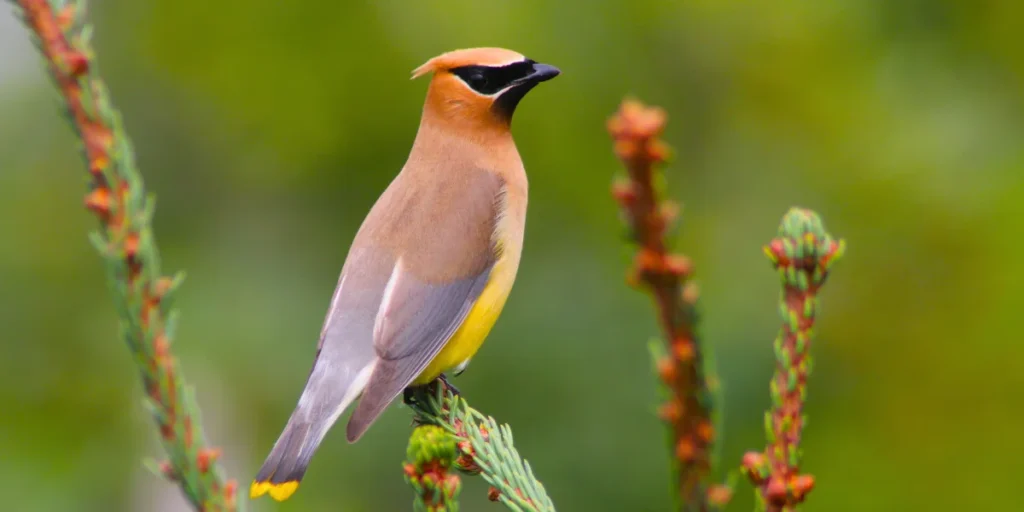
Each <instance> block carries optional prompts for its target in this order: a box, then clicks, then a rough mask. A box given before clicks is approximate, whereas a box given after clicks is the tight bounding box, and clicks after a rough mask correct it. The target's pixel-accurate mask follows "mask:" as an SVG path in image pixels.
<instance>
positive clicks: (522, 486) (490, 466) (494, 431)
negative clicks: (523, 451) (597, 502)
mask: <svg viewBox="0 0 1024 512" xmlns="http://www.w3.org/2000/svg"><path fill="white" fill-rule="evenodd" d="M406 402H407V403H408V404H409V405H410V407H411V408H412V409H413V412H414V414H415V418H414V421H415V423H416V424H417V426H416V428H415V430H413V434H412V437H411V438H410V441H409V451H408V456H409V459H410V460H409V462H407V463H406V465H405V473H406V479H407V480H408V481H409V482H410V484H411V485H412V486H413V488H414V489H415V490H416V500H415V501H414V506H415V508H416V510H426V511H430V512H455V511H457V510H458V504H457V502H456V501H455V498H457V497H458V492H459V489H460V483H459V477H458V475H456V474H454V473H451V472H450V471H449V469H450V468H455V469H458V470H459V471H461V472H463V473H466V474H471V475H476V474H479V475H481V476H482V477H483V478H484V480H486V481H487V483H489V484H491V489H490V491H489V492H488V498H490V500H491V501H500V502H501V503H503V504H504V505H505V506H506V507H507V508H508V509H509V510H512V511H515V512H554V511H555V505H554V503H553V502H552V501H551V498H549V497H548V495H547V491H545V489H544V486H543V485H542V484H541V483H540V481H538V480H537V479H536V477H534V475H533V470H532V469H531V468H530V464H529V463H528V462H526V461H525V460H523V459H522V457H520V455H519V452H517V451H516V449H515V446H513V440H512V429H511V428H510V427H509V426H508V425H499V424H498V422H497V421H495V420H494V418H491V417H489V416H485V415H484V414H483V413H481V412H479V411H477V410H476V409H473V408H472V407H470V406H469V404H468V403H467V402H466V400H465V399H464V398H462V397H460V396H457V395H455V394H453V393H452V391H451V390H450V389H448V387H447V386H444V385H443V384H440V383H435V384H432V385H430V386H423V387H419V388H413V389H411V390H410V396H409V397H408V399H407V400H406Z"/></svg>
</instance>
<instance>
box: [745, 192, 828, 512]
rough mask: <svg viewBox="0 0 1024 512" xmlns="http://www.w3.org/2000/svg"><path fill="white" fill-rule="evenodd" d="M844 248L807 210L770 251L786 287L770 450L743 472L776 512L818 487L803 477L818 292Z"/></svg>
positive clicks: (768, 427) (768, 422)
mask: <svg viewBox="0 0 1024 512" xmlns="http://www.w3.org/2000/svg"><path fill="white" fill-rule="evenodd" d="M844 248H845V242H844V241H843V240H836V239H834V238H832V235H830V234H829V233H828V231H826V230H825V226H824V225H823V224H822V222H821V219H820V218H819V217H818V214H817V213H815V212H813V211H811V210H805V209H802V208H791V209H790V210H789V211H788V212H787V213H786V215H785V216H784V217H783V218H782V223H781V224H780V225H779V232H778V236H777V237H776V238H775V239H773V240H772V241H771V243H769V244H768V245H767V246H765V247H764V252H765V254H766V255H767V256H768V259H769V260H770V261H771V263H772V265H773V266H774V267H775V269H776V270H777V271H778V273H779V279H780V281H781V283H782V292H781V294H780V298H779V314H780V315H781V316H782V328H781V329H780V330H779V334H778V336H777V337H776V338H775V359H776V364H775V375H774V377H773V378H772V380H771V395H772V408H771V410H770V411H768V412H767V413H766V414H765V432H766V435H767V437H768V446H767V447H766V449H765V451H764V452H763V453H760V452H748V453H747V454H746V455H744V456H743V471H744V472H745V473H746V474H747V476H748V477H749V478H750V481H751V482H752V483H753V484H754V485H755V486H756V487H757V489H758V501H759V504H760V506H761V508H763V509H767V510H768V511H770V512H789V511H793V510H795V509H796V506H797V505H798V504H800V503H801V502H803V501H804V498H806V496H807V493H809V492H810V491H811V489H812V488H813V487H814V477H812V476H811V475H806V474H800V456H801V453H800V434H801V432H802V430H803V426H804V422H805V421H806V419H805V417H804V416H803V408H804V401H805V400H806V398H807V377H808V375H809V374H810V372H811V355H810V348H811V338H812V335H813V328H814V319H815V315H816V314H817V312H818V300H817V294H818V290H819V289H820V288H821V286H822V285H824V284H825V280H826V279H827V278H828V273H829V269H830V268H831V266H832V264H833V263H835V262H836V260H838V259H839V258H840V256H842V254H843V250H844Z"/></svg>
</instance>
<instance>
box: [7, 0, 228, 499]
mask: <svg viewBox="0 0 1024 512" xmlns="http://www.w3.org/2000/svg"><path fill="white" fill-rule="evenodd" d="M15 5H16V6H18V7H19V8H20V11H21V14H22V16H23V18H24V20H25V24H26V25H27V26H28V28H29V29H30V30H31V32H32V33H33V34H34V35H35V37H36V38H37V41H38V46H39V49H40V51H41V52H42V54H43V56H44V57H45V59H46V61H47V63H48V64H49V69H50V74H51V76H52V78H53V80H54V81H55V82H56V85H57V88H58V90H59V91H60V93H61V95H62V97H63V99H64V102H65V105H66V107H67V114H68V118H69V120H70V122H71V125H72V127H73V128H74V129H75V131H76V132H77V134H78V136H79V137H80V138H81V141H82V146H83V147H82V149H83V154H84V157H85V163H86V166H87V168H88V172H89V176H90V181H89V192H88V194H87V195H86V197H85V207H86V208H87V209H89V210H90V211H92V212H93V213H94V214H96V217H97V218H98V219H99V221H100V229H99V231H98V232H97V233H94V235H93V243H94V245H95V246H96V248H97V250H98V251H99V252H100V254H101V255H102V256H103V257H104V259H105V260H106V263H107V272H108V284H109V287H110V289H111V292H112V293H113V296H114V302H115V305H116V307H117V311H118V314H119V316H120V320H121V322H120V323H121V333H122V336H123V338H124V339H125V341H126V342H127V344H128V346H129V348H130V349H131V351H132V355H133V359H134V361H135V362H136V363H137V365H138V368H139V373H140V376H141V378H142V383H143V387H144V389H145V392H146V395H147V397H148V400H149V405H150V408H151V412H152V414H153V417H154V419H155V420H156V423H157V425H158V427H159V431H160V438H161V441H162V443H163V446H164V448H165V450H166V451H167V454H168V460H167V461H165V462H163V463H160V464H157V465H155V468H154V469H156V470H157V471H158V472H159V473H161V474H163V475H165V476H167V477H168V478H170V479H171V480H174V481H176V482H177V483H178V484H179V485H180V486H181V488H182V490H183V491H184V493H185V496H186V497H187V498H188V500H189V501H190V502H191V503H192V506H193V507H194V508H195V509H196V510H200V511H233V510H236V509H237V508H238V503H237V500H236V491H235V489H236V487H235V484H234V482H231V481H227V482H225V481H224V478H223V476H222V472H221V470H220V467H219V464H218V463H217V459H218V457H219V456H220V451H219V450H218V449H216V448H211V447H209V446H208V445H207V444H206V442H205V440H204V438H203V433H202V429H201V428H200V425H199V408H198V406H197V405H196V403H195V400H194V398H193V396H192V391H191V389H190V388H189V387H188V386H186V384H185V382H184V379H183V378H182V377H181V372H180V371H179V369H178V365H177V363H176V361H175V359H174V357H173V356H172V354H171V352H170V344H171V338H172V335H173V327H174V313H173V311H172V310H171V308H170V303H171V295H172V293H173V291H174V290H175V288H176V287H177V285H178V284H179V283H180V281H181V278H180V276H179V277H177V278H174V279H172V278H168V277H164V276H161V274H160V267H159V254H158V252H157V247H156V243H155V241H154V238H153V234H152V230H151V227H150V221H151V218H152V215H153V202H152V199H150V198H147V196H146V191H145V189H144V187H143V183H142V178H141V176H140V175H139V173H138V170H137V169H136V168H135V163H134V160H133V158H134V157H133V153H132V148H131V144H130V142H129V140H128V136H127V135H126V134H125V133H124V130H123V129H122V126H121V119H120V116H119V115H118V113H117V112H116V111H115V110H114V108H113V106H112V105H111V104H110V99H109V97H108V95H107V92H106V87H105V86H104V85H103V82H102V80H101V78H100V76H99V73H98V71H97V68H96V63H95V60H94V57H93V55H92V49H91V47H90V44H89V40H88V33H89V31H88V28H87V27H86V26H85V23H84V20H83V16H84V12H83V8H82V2H64V1H59V0H49V1H48V0H16V3H15Z"/></svg>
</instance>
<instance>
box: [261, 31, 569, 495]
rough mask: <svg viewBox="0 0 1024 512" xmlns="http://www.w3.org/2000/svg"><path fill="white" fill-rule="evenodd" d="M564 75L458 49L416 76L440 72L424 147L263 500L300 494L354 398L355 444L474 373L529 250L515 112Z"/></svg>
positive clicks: (308, 390)
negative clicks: (377, 425) (405, 402)
mask: <svg viewBox="0 0 1024 512" xmlns="http://www.w3.org/2000/svg"><path fill="white" fill-rule="evenodd" d="M560 73H561V71H560V70H559V69H558V68H556V67H554V66H551V65H548V64H543V63H539V62H536V61H534V60H532V59H529V58H527V57H525V56H523V55H522V54H520V53H517V52H514V51H512V50H508V49H504V48H495V47H486V48H468V49H460V50H454V51H450V52H447V53H444V54H441V55H438V56H437V57H434V58H432V59H430V60H428V61H427V62H426V63H424V64H423V65H421V66H419V67H417V68H416V69H415V70H413V72H412V79H416V78H418V77H422V76H425V75H428V74H429V75H431V79H430V82H429V85H428V87H427V93H426V98H425V101H424V103H423V110H422V113H421V115H420V124H419V127H418V129H417V132H416V137H415V139H414V141H413V144H412V149H411V150H410V151H409V155H408V158H407V160H406V162H405V164H404V165H403V167H402V169H401V170H400V171H399V172H398V174H397V175H395V177H394V178H393V179H392V181H391V182H390V184H389V185H388V186H387V188H386V189H385V190H384V192H383V193H381V195H380V196H379V197H378V199H377V201H376V202H375V203H374V205H373V206H372V207H371V208H370V211H369V213H368V214H367V215H366V217H365V219H364V220H363V222H362V224H361V225H360V227H359V229H358V230H357V232H356V235H355V237H354V238H353V240H352V243H351V246H350V248H349V251H348V254H347V255H346V257H345V262H344V264H343V265H342V270H341V275H340V276H339V278H338V282H337V285H336V287H335V290H334V294H333V296H332V298H331V302H330V306H329V307H328V310H327V315H326V318H325V319H324V323H323V326H322V328H321V332H320V340H319V343H318V344H317V348H316V354H315V356H314V362H313V367H312V369H311V370H310V372H309V375H308V377H307V380H306V384H305V387H304V389H303V391H302V393H301V394H300V396H299V399H298V403H297V404H296V406H295V408H294V410H293V411H292V414H291V416H290V417H289V419H288V422H287V423H286V425H285V427H284V429H283V430H282V432H281V434H280V436H279V437H278V439H277V441H276V442H275V444H274V446H273V448H272V449H271V451H270V454H269V455H268V456H267V458H266V459H265V461H264V463H263V465H262V467H261V468H260V469H259V471H258V472H257V474H256V477H255V478H254V480H253V482H252V485H251V487H250V495H251V497H252V498H257V497H259V496H262V495H264V494H268V493H269V494H270V496H271V497H272V498H273V499H275V500H277V501H284V500H286V499H288V498H289V497H290V496H291V495H292V494H293V493H294V492H295V491H296V490H297V488H298V486H299V482H300V481H301V480H302V478H303V476H304V475H305V473H306V469H307V467H308V466H309V464H310V461H311V459H312V458H313V454H314V453H315V452H316V450H317V448H318V447H319V446H320V443H321V442H322V441H323V439H324V437H325V435H326V434H327V432H328V430H330V429H331V427H332V426H333V425H334V423H335V422H336V421H337V420H338V418H339V417H340V416H341V415H342V414H343V413H344V412H345V411H346V409H348V408H349V406H351V405H352V404H353V402H355V401H356V400H358V402H357V404H356V406H355V408H354V410H353V412H352V415H351V416H350V417H349V420H348V424H347V427H346V437H347V439H348V442H349V443H355V442H356V441H358V440H359V438H360V437H362V435H363V434H364V433H365V432H366V431H367V429H368V428H370V426H371V425H372V424H373V423H374V421H376V419H377V418H378V417H379V416H380V415H381V413H382V412H383V411H384V410H385V409H386V408H387V407H388V405H389V404H390V403H391V402H392V401H394V399H395V398H397V397H398V395H399V394H401V393H403V391H405V390H407V389H410V388H412V387H415V386H424V385H429V384H430V383H432V382H434V381H435V380H437V379H446V372H449V371H454V373H455V374H456V375H457V374H459V373H461V372H462V371H464V370H465V369H466V367H467V365H468V364H469V361H470V359H471V358H472V357H473V356H474V355H475V354H476V352H477V350H478V349H479V348H480V346H481V345H482V344H483V342H484V340H485V338H487V336H488V334H489V333H490V331H491V329H492V327H493V326H494V324H495V322H496V321H497V319H498V316H499V315H500V314H501V311H502V309H503V308H504V305H505V302H506V299H507V298H508V296H509V293H510V291H511V289H512V285H513V282H514V281H515V278H516V273H517V271H518V268H519V262H520V258H521V254H522V248H523V234H524V231H525V225H526V207H527V188H528V183H527V177H526V171H525V169H524V166H523V161H522V159H521V157H520V155H519V151H518V149H517V148H516V144H515V141H514V140H513V138H512V133H511V124H512V116H513V113H514V112H515V111H516V107H517V106H518V105H519V103H520V100H522V99H523V97H524V96H525V95H526V94H527V93H528V92H529V91H530V90H532V89H533V88H534V87H535V86H536V85H537V84H539V83H541V82H544V81H547V80H550V79H552V78H554V77H556V76H558V75H559V74H560ZM445 382H447V381H446V380H445Z"/></svg>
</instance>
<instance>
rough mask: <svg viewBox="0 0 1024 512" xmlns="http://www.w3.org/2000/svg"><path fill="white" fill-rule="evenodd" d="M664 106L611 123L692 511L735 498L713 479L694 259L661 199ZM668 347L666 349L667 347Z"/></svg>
mask: <svg viewBox="0 0 1024 512" xmlns="http://www.w3.org/2000/svg"><path fill="white" fill-rule="evenodd" d="M665 120H666V115H665V112H664V111H663V110H662V109H660V108H656V107H647V106H645V105H643V104H642V103H640V102H639V101H636V100H632V99H627V100H625V101H623V103H622V105H621V107H620V108H619V111H618V112H617V113H616V114H615V115H614V116H613V117H612V118H611V119H609V121H608V131H609V132H610V134H611V136H612V138H613V139H614V141H615V153H616V155H617V156H618V157H619V159H620V160H622V163H623V164H624V166H625V167H626V171H627V173H628V176H627V179H625V180H622V181H619V182H616V183H615V185H614V187H613V189H612V193H613V195H614V196H615V199H616V200H617V201H618V203H619V205H620V207H621V209H622V212H623V214H624V217H625V220H626V223H627V224H628V226H629V228H630V236H631V238H632V240H633V242H634V243H636V245H637V246H638V251H637V254H636V257H635V260H634V262H633V267H632V268H631V269H630V274H629V278H628V280H629V282H630V284H631V285H633V286H634V287H638V288H644V289H646V290H647V291H649V292H650V293H651V295H652V296H653V298H654V303H655V306H656V308H657V314H658V320H659V322H660V324H661V328H662V331H663V334H664V337H665V343H664V344H653V345H652V347H651V348H652V353H653V355H654V359H655V365H656V368H657V373H658V375H659V377H660V379H661V381H662V383H663V384H664V385H665V387H666V389H667V393H666V394H667V395H668V401H667V402H666V403H664V404H663V405H662V406H661V407H660V408H659V416H660V417H661V418H662V420H664V421H665V423H667V424H668V426H669V430H670V439H671V443H672V444H671V448H672V449H671V451H672V454H673V455H674V457H673V469H674V473H675V478H676V484H675V485H674V486H673V487H674V489H675V492H674V493H673V494H674V498H675V499H676V500H677V505H678V508H679V509H681V510H687V511H691V510H692V511H700V512H703V511H705V510H709V508H711V507H720V506H723V505H724V504H725V502H727V501H728V500H729V498H730V496H731V493H730V491H729V489H728V488H726V487H724V486H718V485H711V484H709V478H710V473H711V469H712V465H713V458H714V457H713V452H714V441H715V431H716V428H715V423H716V421H715V420H716V417H715V416H714V414H715V409H714V394H715V391H716V383H717V379H716V377H715V369H714V365H713V364H711V362H710V360H711V358H710V350H709V348H708V347H706V346H705V345H704V344H703V343H701V341H700V339H699V338H698V337H697V298H698V291H697V286H696V284H695V283H694V282H693V281H691V280H690V277H691V275H692V274H693V265H692V263H691V261H690V259H689V258H687V257H686V256H683V255H680V254H673V253H671V252H670V251H669V249H668V246H667V243H666V241H665V238H666V237H665V234H666V231H667V229H668V227H669V225H670V224H671V223H672V221H673V220H674V219H675V217H676V215H677V213H678V210H679V207H678V205H676V204H674V203H671V202H668V201H662V200H661V198H660V197H659V194H660V190H658V186H659V185H660V184H661V182H662V177H661V175H660V173H659V172H658V166H660V165H661V164H663V163H664V162H665V161H666V160H667V158H668V155H669V148H668V146H667V145H666V144H665V143H664V142H662V141H661V140H660V138H659V137H660V135H661V132H662V130H663V129H664V127H665ZM662 345H665V346H666V347H665V348H663V347H662Z"/></svg>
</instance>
